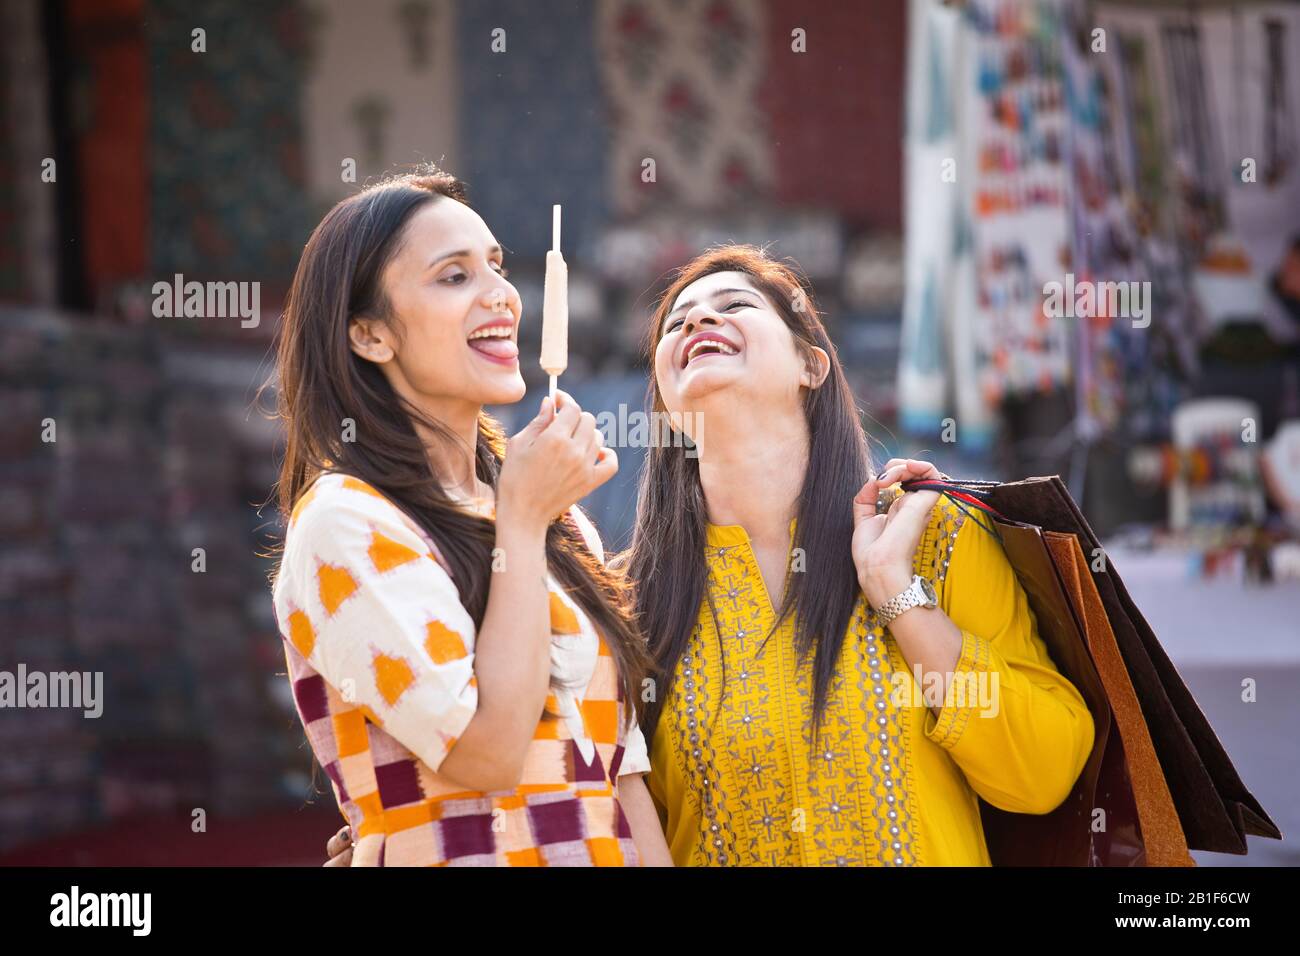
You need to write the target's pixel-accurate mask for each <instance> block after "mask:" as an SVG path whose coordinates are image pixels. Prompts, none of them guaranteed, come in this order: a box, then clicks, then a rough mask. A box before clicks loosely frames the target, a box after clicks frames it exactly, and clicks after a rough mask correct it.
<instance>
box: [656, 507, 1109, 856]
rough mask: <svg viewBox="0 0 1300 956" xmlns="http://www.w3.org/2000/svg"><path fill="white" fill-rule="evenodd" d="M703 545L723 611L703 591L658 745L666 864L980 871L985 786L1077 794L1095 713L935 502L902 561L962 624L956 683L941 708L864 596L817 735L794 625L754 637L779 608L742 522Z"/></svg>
mask: <svg viewBox="0 0 1300 956" xmlns="http://www.w3.org/2000/svg"><path fill="white" fill-rule="evenodd" d="M985 520H987V519H985ZM792 529H793V525H792ZM707 552H708V553H707V564H708V572H709V580H708V588H709V589H710V591H711V593H712V597H713V601H714V604H715V607H716V612H717V620H716V623H715V620H714V617H713V614H712V613H711V612H710V610H709V606H708V602H707V601H704V602H702V603H701V608H700V616H699V622H698V624H697V626H696V628H695V630H694V632H693V634H692V636H691V640H690V642H689V645H688V647H687V650H686V652H685V653H684V654H683V656H682V659H681V661H680V662H679V663H678V665H677V668H676V672H675V675H674V679H673V682H672V684H671V686H670V688H669V691H668V696H667V698H666V700H665V703H664V711H663V716H662V718H661V720H660V723H659V726H658V729H657V731H656V733H655V736H654V740H653V741H652V742H651V747H650V759H651V773H650V778H649V783H650V790H651V795H652V796H653V798H654V800H655V804H656V806H657V808H658V809H659V813H660V819H661V822H662V823H663V824H664V832H665V834H666V836H667V838H668V845H669V847H670V849H671V851H672V856H673V860H674V862H675V863H676V864H677V865H678V866H733V865H752V866H788V865H796V866H798V865H808V866H816V865H837V864H838V865H859V866H916V865H925V866H988V865H989V856H988V849H987V847H986V846H985V843H984V834H983V830H982V829H981V826H980V816H979V805H978V799H977V795H978V797H983V798H984V799H985V800H987V801H988V802H989V803H991V804H992V805H994V806H996V807H999V808H1001V809H1004V810H1010V811H1013V812H1018V813H1048V812H1050V811H1051V810H1053V809H1055V808H1056V807H1057V806H1058V805H1059V804H1060V803H1061V802H1062V801H1063V800H1064V799H1065V798H1066V796H1067V795H1068V794H1069V792H1070V790H1071V789H1072V788H1073V786H1074V782H1075V780H1076V779H1077V778H1078V775H1079V773H1080V772H1081V771H1082V769H1083V765H1084V763H1085V762H1086V761H1087V758H1088V755H1089V753H1090V752H1091V750H1092V743H1093V722H1092V715H1091V714H1090V713H1089V712H1088V709H1087V706H1086V705H1085V704H1084V701H1083V698H1082V697H1081V696H1080V695H1079V693H1078V691H1077V690H1076V689H1075V688H1074V686H1073V685H1072V684H1070V682H1069V681H1067V680H1066V679H1065V678H1064V677H1063V676H1062V675H1061V674H1060V673H1059V672H1058V671H1057V670H1056V668H1055V666H1054V665H1053V664H1052V662H1051V659H1050V658H1049V656H1048V654H1047V650H1046V647H1045V646H1044V644H1043V642H1042V639H1041V638H1040V637H1039V636H1038V633H1037V629H1036V625H1035V622H1034V616H1033V612H1032V611H1031V610H1030V609H1029V606H1028V603H1027V599H1026V597H1025V593H1024V591H1023V590H1022V589H1021V587H1020V584H1019V582H1018V581H1017V580H1016V576H1015V573H1014V571H1013V570H1012V568H1011V566H1010V564H1009V563H1008V561H1007V559H1006V555H1005V554H1004V553H1003V551H1002V546H1001V544H1000V543H999V542H998V541H997V539H995V538H994V537H993V536H992V535H990V534H988V533H986V532H985V531H984V530H983V529H982V528H980V527H979V526H977V524H976V522H975V521H974V520H970V519H966V518H965V516H964V515H963V514H962V513H961V512H960V511H959V510H958V509H956V508H955V507H953V506H952V505H951V503H950V502H949V501H948V500H947V499H943V500H941V501H940V503H939V504H938V505H937V506H936V507H935V509H934V512H933V513H932V515H931V521H930V524H929V526H928V528H927V530H926V532H925V535H924V537H923V539H922V543H921V546H920V548H919V549H918V551H917V555H916V559H915V561H914V567H915V571H916V573H918V574H922V575H924V576H926V577H928V578H929V579H930V581H931V582H933V583H934V585H935V588H936V590H937V591H938V597H939V605H940V607H942V608H943V610H944V611H945V612H946V613H947V615H948V616H949V617H950V618H951V619H952V621H953V622H954V623H955V624H956V625H957V627H958V628H959V629H960V630H961V632H962V645H961V656H960V659H959V660H958V662H957V665H956V669H955V673H956V675H957V676H958V677H959V678H960V679H959V680H954V681H952V682H951V683H950V685H949V687H948V689H947V693H946V696H945V698H944V701H943V708H942V711H941V713H940V715H939V716H938V717H936V716H935V714H934V713H933V712H932V711H931V710H930V709H929V707H928V706H927V697H926V687H927V686H929V687H930V688H931V694H930V697H929V702H930V703H933V704H936V705H937V704H938V693H939V691H938V690H937V689H935V688H936V687H937V686H940V685H934V684H933V683H931V682H930V681H928V680H927V678H926V676H925V675H922V676H921V680H920V682H919V683H918V681H917V679H916V675H915V673H914V672H913V671H912V670H911V669H910V668H909V666H908V664H907V662H906V660H905V659H904V657H903V655H902V653H901V651H900V650H899V648H898V645H897V644H896V643H895V641H894V638H893V636H892V635H891V634H889V633H888V632H887V631H882V629H881V628H880V627H879V626H878V625H876V623H875V620H874V614H873V612H872V611H871V609H870V606H869V605H868V604H867V603H866V600H865V598H862V597H861V596H859V602H858V606H857V608H856V609H855V611H854V615H853V618H852V620H851V622H850V624H849V633H848V636H847V638H846V640H845V642H844V646H843V649H842V652H841V656H840V659H839V662H838V665H837V668H836V672H835V679H834V682H833V685H832V688H831V694H830V698H829V702H828V707H827V711H826V716H825V719H824V722H823V725H822V732H821V735H820V737H819V739H818V740H817V743H816V746H815V747H814V742H813V738H812V733H811V714H812V677H811V671H810V669H809V667H808V666H807V664H804V665H802V666H797V657H796V652H795V647H794V625H793V622H792V621H790V620H787V621H786V622H785V623H784V624H783V625H782V626H781V628H779V629H778V630H777V632H776V633H775V634H774V635H773V636H772V637H771V639H770V640H768V641H767V642H766V646H762V645H763V637H764V635H766V634H767V633H768V631H769V629H770V628H771V625H772V622H773V620H774V619H775V613H774V610H773V607H772V603H771V601H770V600H769V597H768V594H767V591H766V588H765V585H764V582H763V578H762V575H761V574H760V572H759V569H758V564H757V561H756V559H755V556H754V553H753V550H752V549H751V547H750V543H749V538H748V536H747V535H746V533H745V530H744V528H742V527H740V526H725V527H724V526H717V525H709V526H708V538H707ZM760 648H761V650H760Z"/></svg>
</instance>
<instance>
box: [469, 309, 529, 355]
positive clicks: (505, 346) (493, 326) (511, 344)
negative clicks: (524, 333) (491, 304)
mask: <svg viewBox="0 0 1300 956" xmlns="http://www.w3.org/2000/svg"><path fill="white" fill-rule="evenodd" d="M514 331H515V324H514V322H512V321H511V320H509V319H500V320H497V321H495V322H488V323H487V324H485V325H480V326H479V327H478V328H477V329H475V330H474V331H473V332H471V333H470V334H469V338H468V339H467V340H466V342H467V344H468V345H469V347H470V348H471V349H473V350H474V351H475V352H477V353H478V354H479V355H481V356H482V357H483V358H485V359H487V360H488V361H490V362H496V363H497V364H498V365H514V364H515V363H516V362H518V361H519V346H518V345H516V344H515V341H514Z"/></svg>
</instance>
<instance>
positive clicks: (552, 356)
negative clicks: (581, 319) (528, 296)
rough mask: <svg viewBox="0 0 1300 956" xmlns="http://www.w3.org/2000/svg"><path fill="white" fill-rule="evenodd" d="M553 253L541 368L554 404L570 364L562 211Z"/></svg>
mask: <svg viewBox="0 0 1300 956" xmlns="http://www.w3.org/2000/svg"><path fill="white" fill-rule="evenodd" d="M551 216H552V218H551V249H550V251H549V252H547V253H546V280H545V284H544V286H543V291H542V368H544V369H545V370H546V371H547V372H548V373H549V374H550V376H551V391H550V394H551V401H552V402H554V401H555V385H556V379H558V378H559V376H560V373H561V372H563V371H564V370H565V368H567V367H568V364H569V267H568V266H567V265H565V264H564V256H562V255H560V207H559V205H558V204H557V205H555V206H552V207H551Z"/></svg>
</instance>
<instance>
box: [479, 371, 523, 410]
mask: <svg viewBox="0 0 1300 956" xmlns="http://www.w3.org/2000/svg"><path fill="white" fill-rule="evenodd" d="M486 391H487V395H486V396H485V397H484V399H483V404H484V405H513V404H514V403H515V402H517V401H519V400H520V399H522V398H523V397H524V393H525V392H527V391H528V386H527V385H525V384H524V378H523V376H522V375H520V374H519V373H518V372H517V371H516V372H515V373H514V375H513V376H501V381H496V382H491V383H489V385H488V387H487V389H486Z"/></svg>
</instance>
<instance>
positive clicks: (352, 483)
mask: <svg viewBox="0 0 1300 956" xmlns="http://www.w3.org/2000/svg"><path fill="white" fill-rule="evenodd" d="M343 487H344V488H348V489H350V490H352V491H359V492H361V493H362V494H363V495H373V496H374V497H376V498H383V497H384V496H383V495H381V494H380V493H379V492H377V491H375V489H374V488H371V487H370V486H369V485H368V484H366V483H365V482H364V481H362V480H361V479H360V478H351V477H349V478H344V479H343ZM384 500H385V501H386V500H387V499H386V498H385V499H384Z"/></svg>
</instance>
